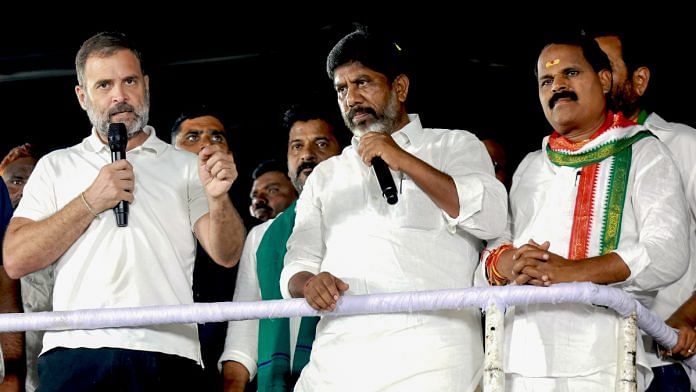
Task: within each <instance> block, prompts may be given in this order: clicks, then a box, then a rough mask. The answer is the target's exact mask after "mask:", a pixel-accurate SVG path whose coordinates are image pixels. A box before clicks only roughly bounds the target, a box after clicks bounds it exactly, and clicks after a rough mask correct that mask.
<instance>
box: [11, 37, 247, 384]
mask: <svg viewBox="0 0 696 392" xmlns="http://www.w3.org/2000/svg"><path fill="white" fill-rule="evenodd" d="M75 63H76V69H77V77H78V82H79V85H78V86H76V87H75V93H76V95H77V98H78V101H79V103H80V106H81V107H82V108H83V109H84V110H85V111H87V114H88V116H89V119H90V121H91V123H92V126H93V129H92V133H91V135H90V136H89V137H87V138H85V139H84V140H83V141H82V142H81V143H80V144H78V145H75V146H73V147H70V148H67V149H63V150H58V151H54V152H52V153H50V154H48V155H46V156H44V157H43V158H42V159H41V160H40V161H39V162H38V163H37V166H36V169H35V170H34V172H33V174H32V176H31V178H30V179H29V182H28V183H27V185H26V187H25V189H24V197H23V198H22V201H21V202H20V204H19V207H18V208H17V210H16V211H15V214H14V218H13V219H12V221H11V222H10V225H9V227H8V230H7V234H6V237H5V247H4V249H3V251H4V261H5V269H6V270H7V273H8V274H9V275H10V276H11V277H13V278H18V277H21V276H24V275H26V274H28V273H31V272H33V271H36V270H39V269H42V268H45V267H46V266H48V265H51V264H54V263H55V286H54V292H53V308H54V310H56V311H62V310H76V309H94V308H121V307H138V306H151V305H179V304H190V303H193V296H192V291H191V284H192V271H193V262H194V256H195V248H196V238H197V239H198V240H199V241H200V242H201V244H202V245H203V247H204V248H205V250H206V251H207V253H208V254H209V255H210V256H211V257H212V258H213V260H215V262H216V263H218V264H220V265H223V266H227V267H232V266H234V265H235V264H236V263H237V262H238V260H239V257H240V253H241V249H242V243H243V240H244V226H243V225H242V221H241V219H240V217H239V214H238V213H237V211H236V210H235V208H234V207H233V205H232V203H231V202H230V200H229V198H228V197H227V191H228V189H229V188H230V186H231V185H232V183H233V182H234V180H235V179H236V178H237V170H236V168H235V164H234V160H233V158H232V155H231V154H230V153H229V152H226V151H222V150H221V149H220V148H219V147H218V146H208V147H206V148H204V149H202V150H201V151H200V152H199V154H198V157H197V159H196V157H195V156H193V155H191V154H190V153H187V152H182V151H178V150H176V149H174V148H173V147H172V146H171V145H169V144H168V143H165V142H163V141H162V140H160V139H158V138H157V137H156V135H155V131H154V129H153V128H152V127H150V126H148V125H147V121H148V112H149V78H148V76H147V75H145V74H144V72H143V69H142V66H141V56H140V53H139V52H138V50H137V49H136V48H135V47H134V46H133V45H132V43H131V42H130V41H129V40H128V38H126V37H125V36H124V35H123V34H120V33H99V34H97V35H95V36H93V37H91V38H89V39H88V40H87V41H85V42H84V44H83V45H82V47H81V48H80V50H79V52H78V54H77V57H76V61H75ZM112 123H123V124H125V126H126V128H127V133H128V142H127V151H128V154H127V160H126V159H121V160H118V161H116V162H113V163H112V162H111V159H110V151H109V147H108V145H107V144H106V141H107V132H108V128H109V125H110V124H112ZM182 168H184V170H182ZM120 201H127V202H129V203H130V214H129V222H128V225H127V226H126V227H117V225H116V221H115V217H114V215H113V213H112V212H111V211H110V210H111V209H112V208H113V207H114V206H116V205H117V204H118V203H119V202H120ZM194 235H195V236H194ZM200 363H201V354H200V347H199V343H198V336H197V333H196V325H195V324H175V325H159V326H151V327H139V328H110V329H99V330H90V331H86V330H73V331H59V332H47V333H46V335H45V336H44V347H43V352H42V354H41V356H40V357H39V365H38V366H39V375H40V376H39V378H40V385H39V390H41V391H62V390H70V391H103V390H131V391H140V390H196V388H197V384H198V381H199V377H200V370H201V368H200Z"/></svg>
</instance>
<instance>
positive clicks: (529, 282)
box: [527, 279, 546, 287]
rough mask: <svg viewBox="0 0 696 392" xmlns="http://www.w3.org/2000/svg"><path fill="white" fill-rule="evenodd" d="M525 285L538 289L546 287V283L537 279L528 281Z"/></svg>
mask: <svg viewBox="0 0 696 392" xmlns="http://www.w3.org/2000/svg"><path fill="white" fill-rule="evenodd" d="M527 284H531V285H534V286H539V287H546V282H544V281H543V280H539V279H530V280H529V281H528V282H527Z"/></svg>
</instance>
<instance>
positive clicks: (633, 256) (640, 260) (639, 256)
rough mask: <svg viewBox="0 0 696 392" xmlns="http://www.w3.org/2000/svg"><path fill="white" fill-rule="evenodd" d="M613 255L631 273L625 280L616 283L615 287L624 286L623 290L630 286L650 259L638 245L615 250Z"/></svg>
mask: <svg viewBox="0 0 696 392" xmlns="http://www.w3.org/2000/svg"><path fill="white" fill-rule="evenodd" d="M614 253H616V254H617V255H619V257H621V259H622V260H623V262H624V263H626V265H627V266H628V269H629V270H630V271H631V274H630V275H629V276H628V278H626V280H624V281H623V282H620V283H616V284H617V285H621V286H625V287H624V288H627V287H630V286H632V284H633V283H634V281H635V279H636V277H637V276H638V275H640V273H641V272H643V271H644V270H645V269H646V268H647V267H648V265H649V264H650V258H649V257H648V255H647V254H645V249H644V248H643V247H642V246H640V245H636V246H629V247H625V248H622V249H616V250H614Z"/></svg>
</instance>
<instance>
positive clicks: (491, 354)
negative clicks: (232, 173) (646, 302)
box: [0, 283, 696, 391]
mask: <svg viewBox="0 0 696 392" xmlns="http://www.w3.org/2000/svg"><path fill="white" fill-rule="evenodd" d="M570 302H572V303H583V304H588V305H599V306H606V307H609V308H611V309H614V310H615V311H616V312H617V313H618V314H619V316H621V317H622V320H623V321H622V323H623V326H625V328H622V332H621V336H619V339H620V343H621V344H620V347H622V348H623V349H622V350H621V351H622V352H621V353H619V364H620V365H619V369H618V371H617V380H623V381H621V382H622V383H624V385H621V384H620V385H618V386H617V389H619V390H622V391H624V390H625V391H630V390H635V365H634V364H635V344H636V338H635V336H636V329H635V326H636V324H637V326H638V328H640V329H642V330H643V331H645V332H646V333H647V334H648V335H650V336H652V337H653V338H654V339H655V340H656V341H657V342H658V343H659V344H661V345H662V346H665V347H672V346H674V345H675V344H676V342H677V333H676V332H675V331H674V330H673V329H672V328H670V327H669V326H667V325H666V324H665V323H664V322H663V321H662V320H661V319H659V318H658V317H657V316H655V315H654V314H653V313H651V312H650V311H649V310H647V309H646V308H645V307H643V306H642V305H641V304H640V303H638V302H637V301H635V300H634V299H633V298H632V297H631V296H630V295H629V294H627V293H625V292H623V291H622V290H620V289H616V288H612V287H607V286H600V285H595V284H592V283H569V284H556V285H553V286H550V287H534V286H504V287H487V288H469V289H452V290H436V291H420V292H406V293H387V294H373V295H359V296H344V297H341V298H340V300H339V301H338V305H337V307H336V310H334V311H333V312H331V313H319V312H317V311H316V310H314V309H312V308H311V307H310V306H309V305H308V304H307V302H306V301H305V300H304V299H290V300H275V301H261V302H219V303H196V304H190V305H171V306H146V307H138V308H116V309H88V310H75V311H55V312H38V313H9V314H2V315H0V332H9V331H36V330H49V331H58V330H67V329H97V328H109V327H127V326H130V327H135V326H144V325H153V324H173V323H207V322H217V321H227V320H249V319H262V318H282V317H297V316H315V315H320V314H321V315H324V316H340V315H349V314H373V313H395V312H415V311H427V310H442V309H450V310H454V309H461V308H464V307H479V308H482V309H485V310H486V315H487V324H486V347H487V348H488V350H487V353H486V359H485V361H486V362H485V375H484V390H486V391H498V390H503V389H502V387H503V385H504V381H505V376H504V373H503V368H502V358H503V351H502V350H503V348H502V342H503V338H502V336H503V335H502V332H503V316H502V312H503V310H504V309H506V308H507V307H510V306H515V305H525V304H533V303H570ZM491 348H492V349H491ZM685 363H686V364H687V365H688V366H690V367H691V368H696V358H694V357H691V358H689V359H688V360H687V361H685Z"/></svg>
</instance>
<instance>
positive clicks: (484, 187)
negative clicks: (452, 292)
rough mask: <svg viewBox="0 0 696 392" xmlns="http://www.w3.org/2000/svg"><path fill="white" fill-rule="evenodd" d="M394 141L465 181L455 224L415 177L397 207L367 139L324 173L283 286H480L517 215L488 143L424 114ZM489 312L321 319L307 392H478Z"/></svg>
mask: <svg viewBox="0 0 696 392" xmlns="http://www.w3.org/2000/svg"><path fill="white" fill-rule="evenodd" d="M410 118H411V122H410V123H409V124H408V125H407V126H406V127H404V128H403V129H402V130H401V131H399V132H397V133H394V134H393V135H392V136H393V138H394V140H395V141H396V142H397V143H398V144H399V145H400V146H401V147H402V148H403V149H405V150H406V151H408V152H409V153H411V154H413V155H415V156H416V157H418V158H420V159H422V160H423V161H425V162H427V163H429V164H430V165H431V166H433V167H435V168H436V169H438V170H441V171H443V172H445V173H447V174H449V175H450V176H452V178H453V179H454V181H455V184H456V188H457V195H458V197H459V204H460V211H459V215H458V217H457V218H456V219H451V218H450V217H448V216H447V214H446V213H444V212H443V211H442V210H441V209H440V208H438V207H437V206H436V205H435V203H433V202H432V200H431V199H430V198H429V197H428V196H427V195H426V194H425V193H424V192H423V191H422V190H421V189H420V188H419V187H418V186H417V185H416V184H415V183H414V182H413V180H411V179H410V178H408V177H407V176H405V175H403V174H402V173H392V174H393V175H394V176H395V180H396V184H397V187H398V188H399V189H400V193H399V201H398V203H397V204H396V205H393V206H390V205H388V204H387V203H386V201H385V200H384V199H383V197H382V195H381V191H380V188H379V184H378V183H377V180H376V179H375V176H374V174H373V172H372V169H370V168H368V167H367V166H365V165H364V164H363V163H362V161H361V159H360V157H359V156H358V154H357V153H356V145H357V141H356V140H355V139H354V140H353V146H351V147H348V148H346V149H345V150H344V151H343V153H342V154H341V155H340V156H337V157H333V158H330V159H328V160H326V161H324V162H322V163H321V164H320V165H319V166H317V168H316V170H315V172H314V173H312V175H311V176H310V177H309V180H308V181H307V184H306V186H305V188H304V190H303V192H302V194H301V195H300V199H299V201H298V204H297V218H296V221H295V229H294V231H293V234H292V236H291V237H290V239H289V240H288V253H287V255H286V257H285V261H286V267H285V269H284V270H283V273H282V274H281V285H280V287H281V290H283V295H284V297H286V298H288V297H289V296H290V295H289V293H288V289H287V285H288V281H289V279H290V278H291V277H292V276H293V275H295V274H296V273H297V272H300V271H310V272H312V273H319V272H320V271H328V272H331V273H332V274H333V275H335V276H337V277H339V278H341V279H343V280H344V281H345V282H346V283H348V284H349V285H350V289H349V290H348V291H347V292H346V293H345V295H360V294H375V293H385V292H401V291H420V290H434V289H447V288H463V287H470V286H471V285H472V281H473V273H474V269H475V268H476V265H477V260H478V253H479V250H480V247H481V241H480V240H479V238H491V237H493V236H496V235H498V234H499V233H500V232H501V231H502V230H503V226H504V221H505V216H506V204H507V203H506V194H505V189H504V187H503V186H502V184H500V183H499V182H498V181H497V180H496V179H495V177H494V176H493V167H492V164H491V160H490V158H489V156H488V153H487V152H486V149H485V148H484V146H483V144H482V143H481V142H480V141H478V140H477V139H476V138H475V137H474V136H473V135H471V134H470V133H468V132H465V131H453V130H442V129H439V130H438V129H423V128H422V127H421V125H420V121H419V119H418V117H417V116H410ZM482 361H483V356H482V339H481V323H480V313H479V310H478V309H463V310H461V311H448V312H414V313H411V314H403V313H401V314H383V315H367V316H346V317H331V316H330V315H328V316H325V317H322V319H321V321H320V322H319V325H318V327H317V336H316V340H315V342H314V345H313V349H312V354H311V359H310V362H309V364H308V365H307V366H306V367H305V368H304V370H303V371H302V375H301V377H300V380H299V382H298V384H297V388H296V390H298V391H310V390H311V391H383V390H393V391H416V390H423V391H424V390H429V391H470V390H472V389H473V388H475V387H476V385H477V384H478V381H479V377H480V370H481V368H482Z"/></svg>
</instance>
